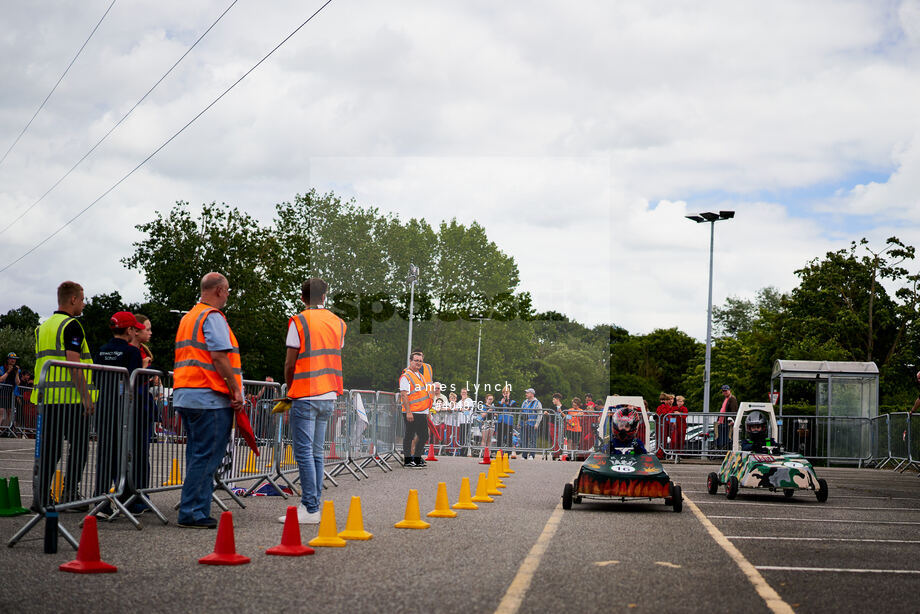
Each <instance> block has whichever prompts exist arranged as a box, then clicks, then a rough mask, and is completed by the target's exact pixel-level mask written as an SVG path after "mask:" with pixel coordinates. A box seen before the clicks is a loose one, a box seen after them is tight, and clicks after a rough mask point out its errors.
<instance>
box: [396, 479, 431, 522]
mask: <svg viewBox="0 0 920 614" xmlns="http://www.w3.org/2000/svg"><path fill="white" fill-rule="evenodd" d="M421 515H422V514H421V512H420V511H419V509H418V491H417V490H415V489H414V488H413V489H411V490H410V491H409V499H408V500H407V501H406V515H405V518H403V519H402V520H400V521H399V522H397V523H396V524H395V525H393V526H394V527H396V528H397V529H427V528H428V527H430V526H431V525H430V524H428V523H427V522H425V521H424V520H422V519H421Z"/></svg>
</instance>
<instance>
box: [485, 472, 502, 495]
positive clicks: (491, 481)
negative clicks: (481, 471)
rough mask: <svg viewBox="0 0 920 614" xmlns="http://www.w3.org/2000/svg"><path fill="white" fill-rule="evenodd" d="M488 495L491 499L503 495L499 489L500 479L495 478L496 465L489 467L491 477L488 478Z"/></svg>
mask: <svg viewBox="0 0 920 614" xmlns="http://www.w3.org/2000/svg"><path fill="white" fill-rule="evenodd" d="M486 494H487V495H489V496H490V497H494V496H496V495H501V494H502V491H500V490H499V489H498V478H497V477H495V465H489V475H488V476H486Z"/></svg>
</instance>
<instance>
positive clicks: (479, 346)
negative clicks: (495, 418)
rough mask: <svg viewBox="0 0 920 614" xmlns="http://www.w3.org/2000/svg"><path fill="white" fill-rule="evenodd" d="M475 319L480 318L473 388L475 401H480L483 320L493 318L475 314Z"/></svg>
mask: <svg viewBox="0 0 920 614" xmlns="http://www.w3.org/2000/svg"><path fill="white" fill-rule="evenodd" d="M473 319H474V320H479V343H478V344H477V345H476V387H475V388H474V389H473V390H474V392H473V402H474V403H478V402H479V354H480V351H481V350H482V322H483V320H491V319H492V318H484V317H482V316H473Z"/></svg>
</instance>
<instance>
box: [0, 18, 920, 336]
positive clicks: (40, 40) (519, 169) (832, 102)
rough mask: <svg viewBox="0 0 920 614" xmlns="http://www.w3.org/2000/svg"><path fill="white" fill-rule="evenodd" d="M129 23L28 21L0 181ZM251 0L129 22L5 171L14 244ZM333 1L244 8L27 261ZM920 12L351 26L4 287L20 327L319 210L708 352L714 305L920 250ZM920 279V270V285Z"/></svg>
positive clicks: (5, 50)
mask: <svg viewBox="0 0 920 614" xmlns="http://www.w3.org/2000/svg"><path fill="white" fill-rule="evenodd" d="M110 1H111V0H85V1H83V2H72V1H70V2H13V1H12V0H4V1H3V5H4V6H3V11H2V13H3V16H4V19H3V28H2V29H0V57H2V58H3V60H2V61H0V83H3V87H2V88H0V156H2V155H3V153H4V152H6V150H7V148H8V147H9V146H10V144H11V143H12V142H13V140H14V139H15V138H16V136H17V135H18V134H19V132H20V131H21V130H22V128H23V126H25V124H26V122H28V121H29V118H30V117H31V116H32V114H33V113H34V112H35V110H36V108H38V105H39V104H40V103H41V101H42V100H43V99H44V98H45V96H46V95H47V94H48V92H49V91H50V90H51V88H52V86H53V85H54V84H55V82H56V81H57V80H58V78H59V77H60V75H61V73H62V72H63V70H64V69H65V68H66V66H67V64H68V63H69V62H70V60H71V59H72V58H73V56H74V54H75V53H76V52H77V50H78V49H79V47H80V45H81V44H82V43H83V42H84V41H85V40H86V37H87V36H88V35H89V32H90V31H91V30H92V28H93V27H94V26H95V24H96V23H97V21H98V20H99V18H100V17H101V16H102V14H103V13H104V12H105V9H106V8H107V7H108V5H109V4H110ZM230 2H231V0H220V1H216V2H212V1H205V0H202V1H199V2H192V3H189V2H184V1H183V2H178V1H166V0H157V1H156V2H153V1H144V0H136V1H133V2H128V1H126V0H118V1H117V2H116V3H115V5H114V7H113V8H112V10H111V12H110V13H109V14H108V15H107V16H106V18H105V19H104V20H103V22H102V24H101V25H100V27H99V29H98V31H97V32H96V34H95V36H94V37H93V38H92V40H90V42H89V43H88V44H87V45H86V48H85V49H84V51H83V53H82V55H81V56H80V57H79V58H78V59H77V61H76V62H75V63H74V65H73V67H72V69H71V70H70V72H69V73H68V74H67V76H66V77H65V78H64V80H63V81H62V82H61V84H60V86H59V87H58V88H57V90H56V91H55V93H54V95H53V96H52V97H51V98H50V99H49V100H48V102H47V104H46V105H45V107H44V109H43V110H42V111H41V113H40V114H39V115H38V117H37V118H36V119H35V121H34V123H33V124H32V126H31V127H30V128H29V130H28V132H26V134H25V135H24V136H23V137H22V139H21V140H20V142H19V143H18V144H17V145H16V147H15V148H14V149H13V150H12V152H11V153H10V154H9V156H8V157H7V159H6V160H5V161H4V162H3V164H2V165H0V228H3V227H5V226H6V225H7V224H8V223H9V221H11V220H12V219H14V218H15V217H16V216H17V215H18V214H19V213H20V212H21V211H23V210H24V209H25V208H26V207H29V206H30V205H31V204H32V203H34V202H35V201H36V200H37V199H38V198H39V197H40V196H41V195H42V194H43V193H44V192H45V191H46V190H47V189H48V188H49V187H50V186H51V185H52V184H53V183H54V182H55V181H57V180H58V179H59V178H60V177H61V176H62V175H63V174H64V173H65V172H66V171H67V170H68V169H69V168H70V167H71V166H72V165H73V164H74V163H75V162H76V161H77V160H78V159H79V158H80V157H81V156H82V155H83V154H84V153H86V151H87V150H88V149H89V148H90V147H91V146H92V145H93V144H94V143H95V142H96V141H97V140H98V139H99V138H100V137H101V136H102V135H103V134H105V132H106V131H107V130H109V128H110V127H111V126H112V125H113V124H114V123H115V122H116V121H117V120H118V119H119V118H120V117H121V116H122V115H123V114H124V113H125V112H127V111H128V109H130V108H131V106H132V105H134V103H135V102H136V101H137V100H138V99H139V98H140V97H141V96H142V95H143V94H144V92H146V91H147V90H148V89H149V88H150V86H152V85H153V83H154V82H155V81H156V80H157V79H158V78H159V77H160V76H161V75H162V74H163V73H164V72H165V71H166V70H167V69H168V68H169V66H171V65H172V64H173V63H174V62H175V61H176V60H177V59H178V58H179V57H180V56H181V55H182V53H184V52H185V50H186V49H187V48H188V47H189V46H190V45H191V44H192V43H193V42H194V41H195V39H196V38H197V37H198V36H200V34H201V33H202V32H204V30H205V29H207V27H208V26H209V25H210V24H211V23H212V22H213V21H214V20H215V19H216V18H217V16H218V15H219V14H220V13H221V12H222V11H223V10H224V9H225V8H226V7H227V6H228V5H229V4H230ZM321 4H322V3H321V2H319V1H317V2H303V1H300V2H280V1H279V2H274V1H270V2H254V1H252V0H240V1H239V2H238V4H236V5H235V6H234V7H233V8H232V9H231V10H230V11H229V12H228V13H227V15H226V16H225V17H224V18H223V20H222V21H221V22H220V23H219V24H218V25H217V26H215V28H214V29H213V30H212V31H211V32H210V33H209V34H208V36H207V37H206V38H205V39H204V40H203V41H202V42H201V43H200V44H199V45H198V47H196V48H195V49H194V50H193V51H192V52H191V53H190V54H189V55H188V57H186V58H185V60H184V61H183V62H182V63H181V64H180V65H179V67H178V68H177V69H176V70H175V71H174V72H173V73H172V74H171V75H170V76H169V77H167V78H166V80H164V81H163V83H162V84H160V86H159V87H158V88H157V89H156V90H155V91H154V92H153V94H151V96H150V97H149V98H148V99H147V100H146V101H145V102H144V103H143V104H142V105H141V106H139V107H138V108H137V110H135V111H134V113H133V115H132V116H131V117H130V118H129V119H128V120H127V121H126V122H125V123H124V124H122V125H121V126H120V127H119V128H118V130H117V131H115V132H114V133H113V134H112V136H110V137H109V139H108V140H107V141H106V142H105V143H104V144H103V145H102V146H101V147H100V148H99V149H98V150H96V151H95V153H94V154H93V155H92V156H91V157H89V158H88V159H87V160H86V161H85V162H84V163H83V164H82V165H81V166H80V167H79V168H78V169H77V170H76V171H75V172H74V173H73V174H71V175H70V177H68V178H67V179H66V180H65V181H64V182H63V183H61V185H59V186H58V187H57V188H56V189H55V190H54V191H53V192H51V194H49V195H48V196H47V197H46V198H45V199H44V200H43V201H42V202H41V203H40V204H39V205H38V206H36V207H35V208H34V209H32V210H31V211H30V212H29V214H28V215H27V216H26V217H24V218H23V219H22V220H20V221H19V222H18V223H17V224H16V225H15V226H13V227H12V228H10V229H9V230H7V231H6V232H5V233H3V234H0V261H2V263H0V267H2V265H3V263H9V262H11V261H13V260H15V259H16V258H19V257H20V256H21V255H22V254H24V253H25V252H26V251H27V250H29V249H30V248H32V247H33V246H34V245H35V244H37V243H38V242H39V241H41V240H42V239H44V238H46V237H47V236H48V235H49V234H50V233H51V232H54V231H55V230H56V229H57V228H58V227H59V226H61V225H62V224H63V223H64V222H65V221H66V220H68V219H70V218H71V217H72V216H73V215H75V214H76V213H77V212H78V211H80V210H81V209H83V208H84V207H85V206H87V205H88V204H89V203H91V202H92V201H93V200H94V199H96V198H97V197H98V196H99V195H100V194H102V193H103V192H104V191H105V190H107V189H108V188H109V187H111V186H112V185H113V184H114V183H115V182H116V181H117V180H118V179H120V178H121V177H122V176H123V175H125V174H126V173H127V172H128V171H130V170H131V169H132V168H133V167H134V166H136V165H137V164H138V163H139V162H140V161H141V160H143V159H144V158H145V157H147V156H148V155H149V154H150V153H151V152H152V151H154V150H155V149H156V148H157V147H158V146H159V145H160V144H162V143H163V142H164V141H165V140H166V139H167V138H169V137H170V136H172V134H173V133H174V132H176V131H177V130H178V129H179V128H181V127H182V126H183V125H184V124H185V123H186V122H187V121H188V120H190V119H191V118H192V117H194V115H195V114H196V113H198V112H199V111H200V110H201V109H203V108H204V107H205V106H206V105H207V104H208V103H210V102H211V101H212V100H213V99H214V98H216V97H217V96H218V95H219V94H220V93H221V92H223V91H224V90H225V89H226V88H227V87H228V86H229V85H230V84H232V83H233V82H234V81H235V80H236V79H238V78H239V77H240V76H241V75H242V74H243V73H244V72H245V71H246V70H248V69H249V68H250V67H251V66H252V65H253V64H255V63H256V62H257V61H258V60H259V59H260V58H261V57H262V56H263V55H265V54H266V53H267V52H268V51H269V50H271V49H272V48H273V47H274V46H275V45H277V44H278V43H279V42H280V41H281V40H282V39H283V38H284V37H285V36H287V35H288V34H289V33H290V32H291V31H292V30H293V29H294V28H295V27H296V26H297V25H299V24H300V23H301V22H302V21H304V20H305V19H306V18H307V17H308V16H309V15H310V14H311V13H312V12H313V11H314V10H315V9H316V8H318V7H319V6H320V5H321ZM918 67H920V2H918V0H903V1H900V2H899V1H894V0H892V1H883V0H868V1H864V2H858V1H852V2H847V1H842V0H832V1H826V2H820V1H813V2H807V3H803V2H798V1H794V2H768V3H767V2H756V3H755V2H737V1H728V2H705V3H688V2H673V3H671V2H646V1H636V2H626V1H622V0H618V1H617V2H609V1H598V2H587V1H580V2H575V3H573V2H561V1H542V2H540V1H530V2H505V3H496V2H491V1H486V0H481V1H477V0H465V1H464V2H453V3H445V2H427V1H416V2H413V1H403V2H397V3H380V2H373V3H371V2H347V1H345V0H333V2H332V3H331V4H330V5H329V6H328V7H327V8H326V9H325V10H324V11H323V12H322V13H320V14H319V15H318V16H317V17H316V18H315V19H314V20H313V21H312V22H311V23H309V24H308V25H307V26H306V27H304V28H303V29H302V30H301V31H300V32H299V33H298V34H296V35H295V36H294V37H293V38H292V39H290V40H289V41H288V42H287V43H286V44H285V45H284V46H282V47H281V48H280V49H279V51H278V52H277V53H275V55H273V56H272V57H271V58H269V59H268V60H267V61H266V62H265V63H264V64H262V65H261V66H260V67H259V68H257V69H256V70H255V71H254V72H253V73H252V74H250V75H249V76H248V77H247V78H246V79H245V80H244V81H242V82H241V83H240V84H239V85H238V86H237V87H236V88H235V89H234V90H233V91H232V92H230V93H229V94H228V95H227V96H226V97H224V98H223V99H222V100H221V101H220V102H218V103H217V104H216V105H215V106H214V107H213V108H212V109H211V110H210V111H209V112H208V113H206V114H205V115H203V116H202V117H201V118H200V119H199V120H198V121H197V122H196V123H194V124H193V125H192V126H191V127H190V128H189V129H188V130H186V131H185V132H184V133H183V134H182V135H181V136H179V137H178V138H177V139H176V140H174V141H173V142H172V143H170V144H169V145H168V146H167V147H166V148H165V149H163V150H162V151H161V152H160V153H159V154H158V155H157V156H156V157H154V158H153V159H152V160H151V161H150V162H148V163H147V164H146V165H145V166H144V167H143V168H142V169H141V170H140V171H138V172H137V173H136V174H134V175H133V176H132V177H131V178H129V179H128V180H127V181H126V182H124V183H123V184H122V185H121V186H119V187H118V188H116V189H115V190H114V191H113V192H112V193H111V194H109V195H108V196H106V197H105V198H103V199H102V200H101V201H100V202H99V203H98V204H97V205H95V206H94V207H93V208H92V209H90V210H89V211H88V212H87V213H86V214H85V215H83V216H82V217H81V218H79V219H78V220H77V221H76V222H74V223H73V224H71V225H70V226H68V227H67V228H66V229H65V230H64V231H62V232H61V233H60V234H59V235H57V236H56V237H55V238H54V239H52V240H51V241H50V242H48V243H46V244H45V245H44V246H43V247H41V248H39V249H37V250H36V251H35V252H33V253H32V254H31V255H29V256H28V257H26V258H25V259H24V260H22V261H21V262H20V263H18V264H17V265H15V266H14V267H13V268H11V269H10V270H7V271H5V272H3V273H0V313H4V312H6V311H7V310H8V309H10V308H13V307H17V306H19V305H21V304H28V305H30V306H32V307H33V308H35V309H37V310H39V311H41V312H42V313H43V314H47V313H48V312H50V311H51V310H52V309H53V308H54V289H55V287H56V285H57V284H58V283H59V282H60V281H61V280H63V279H67V278H71V279H75V280H77V281H80V282H81V283H82V284H83V285H84V287H85V288H86V291H87V294H89V295H93V294H98V293H100V292H110V291H112V290H116V289H117V290H119V291H120V292H121V293H122V295H123V296H124V297H125V298H127V299H129V300H141V299H142V298H143V295H144V284H143V279H141V278H140V277H139V276H138V275H137V274H136V273H134V272H132V271H128V270H126V269H125V268H123V267H122V265H121V264H120V263H119V259H120V258H122V257H125V256H127V255H129V254H130V253H131V252H132V248H131V243H132V242H133V241H135V240H137V239H138V238H139V233H137V231H136V230H134V228H133V226H134V225H135V224H138V223H143V222H145V221H148V220H149V219H151V218H152V217H153V215H154V212H155V211H157V210H166V209H168V208H169V207H170V206H171V205H172V203H174V202H175V201H176V200H188V201H190V202H192V203H197V204H200V203H203V202H211V201H217V202H221V201H223V202H227V203H229V204H232V205H235V206H238V207H241V208H243V209H245V210H247V211H249V212H250V213H252V214H253V215H255V216H256V217H258V218H259V219H261V220H263V221H264V222H266V223H267V222H269V221H270V220H271V217H272V212H273V206H274V204H275V203H277V202H280V201H284V200H290V199H292V198H293V197H294V195H295V194H297V193H304V192H306V191H307V190H309V189H310V188H316V189H317V190H319V191H320V192H326V191H328V190H333V191H335V192H336V193H337V194H339V195H341V196H343V197H346V198H350V197H354V198H355V199H356V200H357V201H358V202H359V203H360V204H362V205H371V206H376V207H380V208H381V209H383V210H385V211H392V212H395V213H397V214H399V215H400V216H402V217H404V218H405V217H411V216H415V217H417V216H422V217H424V218H426V219H427V220H428V221H429V222H431V223H432V224H437V223H438V222H439V221H440V220H441V219H445V218H447V219H449V218H451V217H456V218H458V219H459V220H461V221H463V222H465V223H469V222H471V221H473V220H478V221H479V222H480V223H482V224H483V225H485V226H486V227H487V229H488V232H489V236H490V238H492V239H493V240H494V241H495V242H496V243H497V244H498V245H499V246H500V247H501V248H502V249H503V250H504V251H505V252H507V253H509V254H511V255H512V256H513V257H514V258H515V260H516V261H517V263H518V266H519V268H520V271H521V280H522V284H521V285H522V289H523V290H527V291H530V292H531V293H532V294H533V296H534V299H535V304H536V307H537V308H538V309H540V310H548V309H554V310H557V311H562V312H564V313H566V314H568V315H570V316H571V317H573V318H575V319H577V320H578V321H580V322H583V323H586V324H589V325H594V324H599V323H615V324H618V325H620V326H623V327H625V328H626V329H627V330H629V331H630V332H633V333H645V332H650V331H651V330H653V329H655V328H667V327H672V326H677V327H679V328H681V329H682V330H684V331H686V332H688V333H690V334H692V335H694V336H695V337H697V338H703V337H704V335H705V326H706V283H707V274H708V255H709V254H708V247H709V232H708V226H704V225H699V226H698V225H696V224H694V223H693V222H690V221H688V220H686V219H684V217H683V216H684V215H686V214H688V213H696V212H699V211H706V210H719V209H731V210H735V211H736V212H737V216H736V218H735V219H734V220H732V221H729V222H721V223H719V224H718V225H717V226H716V241H715V246H716V249H715V285H714V302H715V303H716V304H719V303H721V302H723V301H724V300H725V297H726V296H728V295H737V296H742V297H752V296H753V295H754V293H755V292H756V291H757V290H758V289H760V288H762V287H764V286H767V285H773V286H776V287H778V288H779V289H780V290H789V289H791V288H792V287H793V286H794V284H795V276H794V274H793V271H794V270H795V269H796V268H798V267H800V266H802V265H803V264H804V263H805V262H807V260H809V259H810V258H813V257H815V256H820V255H822V254H823V253H824V252H826V251H828V250H834V249H839V248H842V247H846V246H847V245H848V244H849V242H850V241H851V240H854V239H858V238H860V237H862V236H867V237H869V238H870V239H871V240H872V241H873V242H874V243H875V244H876V245H880V244H881V243H882V242H883V241H884V239H885V238H886V237H887V236H890V235H892V234H895V235H897V236H899V237H900V238H902V239H903V240H905V241H907V242H909V243H911V244H913V245H916V246H920V206H918V205H920V203H918V194H920V140H918V138H917V137H918V128H920V114H918V113H917V108H918V103H920V81H918V78H917V76H918ZM917 268H918V266H917V265H914V266H913V269H914V270H916V269H917Z"/></svg>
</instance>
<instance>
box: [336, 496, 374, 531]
mask: <svg viewBox="0 0 920 614" xmlns="http://www.w3.org/2000/svg"><path fill="white" fill-rule="evenodd" d="M339 537H341V538H342V539H357V540H361V541H364V540H368V539H370V538H372V537H373V535H372V534H371V533H368V532H367V531H365V530H364V516H363V515H362V514H361V497H352V498H351V505H349V506H348V520H347V521H346V522H345V530H344V531H342V532H341V533H339Z"/></svg>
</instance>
